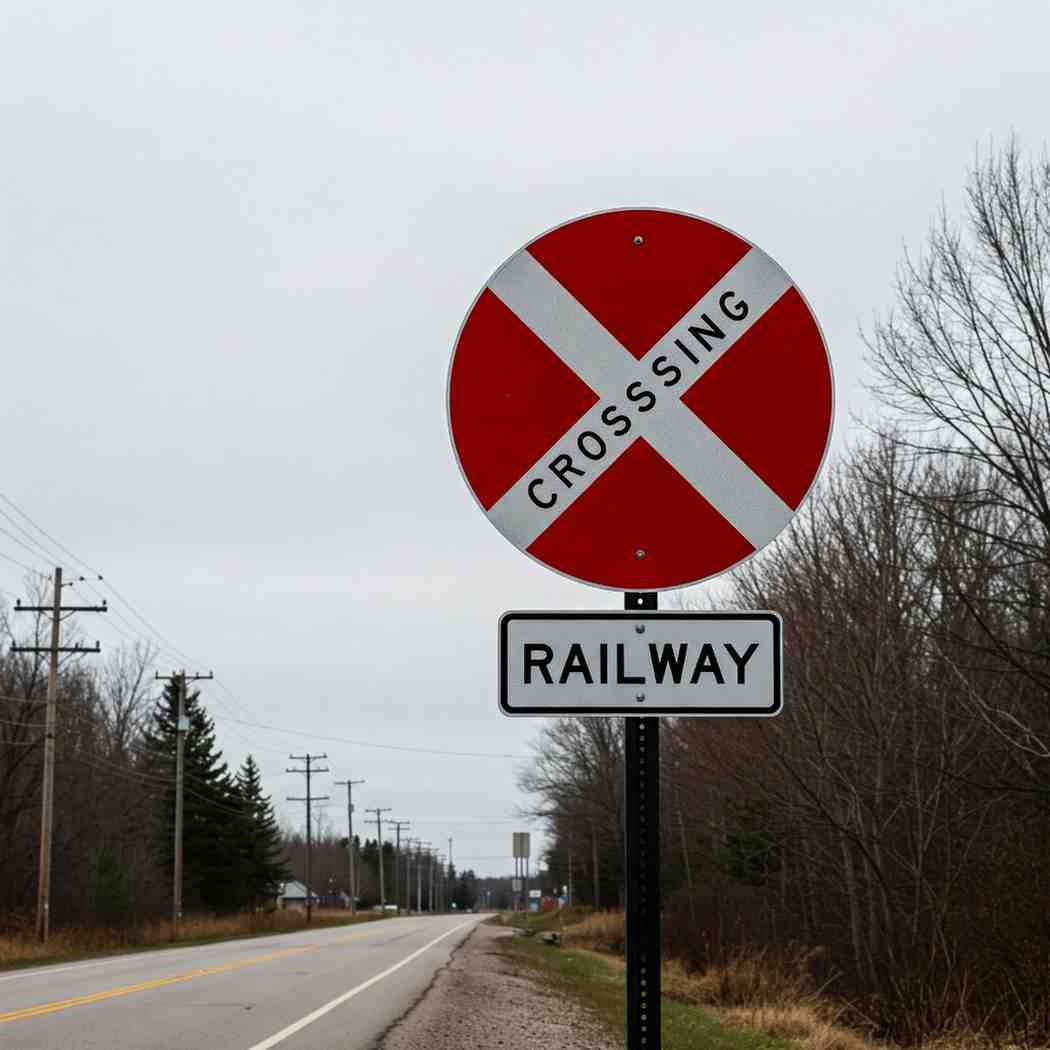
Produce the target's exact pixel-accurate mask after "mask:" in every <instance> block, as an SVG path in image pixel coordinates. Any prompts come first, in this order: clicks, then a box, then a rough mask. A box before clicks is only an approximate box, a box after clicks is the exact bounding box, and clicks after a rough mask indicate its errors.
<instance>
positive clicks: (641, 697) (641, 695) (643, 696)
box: [635, 693, 645, 703]
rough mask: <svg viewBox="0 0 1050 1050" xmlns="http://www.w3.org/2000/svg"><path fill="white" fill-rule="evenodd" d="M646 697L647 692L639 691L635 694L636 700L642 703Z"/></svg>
mask: <svg viewBox="0 0 1050 1050" xmlns="http://www.w3.org/2000/svg"><path fill="white" fill-rule="evenodd" d="M644 699H645V693H638V694H637V695H636V696H635V700H637V701H638V703H641V702H642V701H643V700H644Z"/></svg>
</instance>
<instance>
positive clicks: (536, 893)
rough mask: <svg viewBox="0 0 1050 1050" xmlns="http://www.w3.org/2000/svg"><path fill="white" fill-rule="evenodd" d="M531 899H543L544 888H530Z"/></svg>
mask: <svg viewBox="0 0 1050 1050" xmlns="http://www.w3.org/2000/svg"><path fill="white" fill-rule="evenodd" d="M529 899H530V900H534V901H538V900H542V899H543V890H529Z"/></svg>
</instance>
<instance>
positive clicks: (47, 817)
mask: <svg viewBox="0 0 1050 1050" xmlns="http://www.w3.org/2000/svg"><path fill="white" fill-rule="evenodd" d="M83 579H84V577H83V576H80V577H78V579H77V580H75V581H71V582H69V583H66V584H65V586H67V587H70V586H72V584H73V583H75V582H79V581H80V580H83ZM54 585H55V590H54V598H53V600H52V603H51V605H23V604H22V602H21V600H19V601H16V602H15V612H34V613H50V614H51V644H50V645H49V646H41V645H12V646H11V652H13V653H49V654H50V657H51V662H50V664H49V665H48V671H47V715H46V719H47V722H46V725H45V728H44V783H43V788H42V791H41V801H40V873H39V876H38V881H37V891H36V935H37V937H38V938H39V939H40V941H41V942H45V941H47V937H48V933H49V932H50V929H51V838H52V831H51V828H52V823H53V819H54V811H55V720H56V719H55V701H56V699H57V696H58V656H59V653H97V652H100V651H101V646H100V645H99V644H98V642H96V643H95V645H94V647H93V648H92V647H90V646H83V645H80V644H77V645H73V646H62V645H60V644H59V641H60V636H61V627H62V614H63V613H75V612H100V613H101V612H107V611H108V610H107V608H106V603H105V602H104V601H103V603H102V604H101V605H63V604H62V587H63V583H62V570H61V569H60V568H56V569H55V576H54Z"/></svg>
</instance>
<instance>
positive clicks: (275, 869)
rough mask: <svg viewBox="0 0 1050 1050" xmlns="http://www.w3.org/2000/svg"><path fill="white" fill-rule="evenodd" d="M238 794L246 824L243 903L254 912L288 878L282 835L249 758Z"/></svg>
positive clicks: (240, 776)
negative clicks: (244, 901)
mask: <svg viewBox="0 0 1050 1050" xmlns="http://www.w3.org/2000/svg"><path fill="white" fill-rule="evenodd" d="M237 790H238V793H239V795H240V799H241V806H242V807H243V809H244V813H245V819H246V821H247V832H246V847H247V850H246V855H245V866H244V893H245V898H246V903H247V904H248V905H250V906H251V907H252V908H257V907H259V906H260V905H261V904H263V902H264V901H266V900H269V899H271V898H272V897H273V896H274V895H275V894H276V893H278V891H279V890H280V888H281V884H282V883H284V882H287V881H288V880H289V879H290V878H291V872H290V871H289V870H288V866H287V863H286V862H285V860H284V857H283V855H282V854H283V844H282V841H281V831H280V828H278V826H277V820H276V818H275V817H274V814H273V804H272V803H271V801H270V796H269V795H264V794H263V789H262V777H261V776H260V773H259V767H258V766H257V765H256V763H255V759H254V758H252V756H251V755H249V756H248V757H247V758H246V759H245V760H244V765H242V766H241V768H240V771H239V772H238V774H237Z"/></svg>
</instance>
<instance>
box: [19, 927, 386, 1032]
mask: <svg viewBox="0 0 1050 1050" xmlns="http://www.w3.org/2000/svg"><path fill="white" fill-rule="evenodd" d="M371 932H373V931H371V930H362V931H361V932H360V933H352V934H350V936H349V937H340V938H338V939H336V940H334V941H327V942H325V943H324V944H307V945H303V946H302V947H299V948H282V949H281V950H280V951H276V952H269V953H267V954H266V955H256V956H253V957H252V958H250V959H239V960H237V961H236V962H231V963H225V964H224V965H222V966H211V967H208V968H206V969H202V970H190V971H189V972H188V973H181V974H176V975H175V976H174V977H158V978H156V979H155V980H152V981H142V982H140V983H139V984H126V985H124V986H123V987H121V988H111V989H110V990H109V991H105V992H93V993H92V994H91V995H78V996H76V997H74V998H72V999H60V1000H57V1001H56V1002H53V1003H41V1004H40V1005H39V1006H26V1007H23V1008H22V1009H21V1010H11V1011H9V1012H8V1013H5V1014H0V1024H9V1023H10V1022H11V1021H25V1020H28V1019H29V1018H30V1017H43V1016H44V1015H45V1014H54V1013H58V1012H59V1011H60V1010H69V1009H71V1008H72V1007H74V1006H88V1005H90V1004H91V1003H101V1002H105V1001H106V1000H107V999H118V998H120V997H121V996H124V995H134V994H135V993H136V992H149V991H152V990H153V989H154V988H163V987H165V986H166V985H169V984H182V983H183V982H184V981H192V980H195V979H196V978H198V977H214V976H215V975H216V974H220V973H230V972H231V971H232V970H241V969H244V967H246V966H257V965H259V964H260V963H265V962H272V961H273V960H274V959H287V958H289V957H291V956H294V955H303V954H305V953H306V952H315V951H319V950H320V949H321V948H330V947H332V946H333V945H336V944H347V943H349V942H350V941H355V940H357V939H358V938H360V937H364V936H365V935H366V934H368V933H371Z"/></svg>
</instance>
